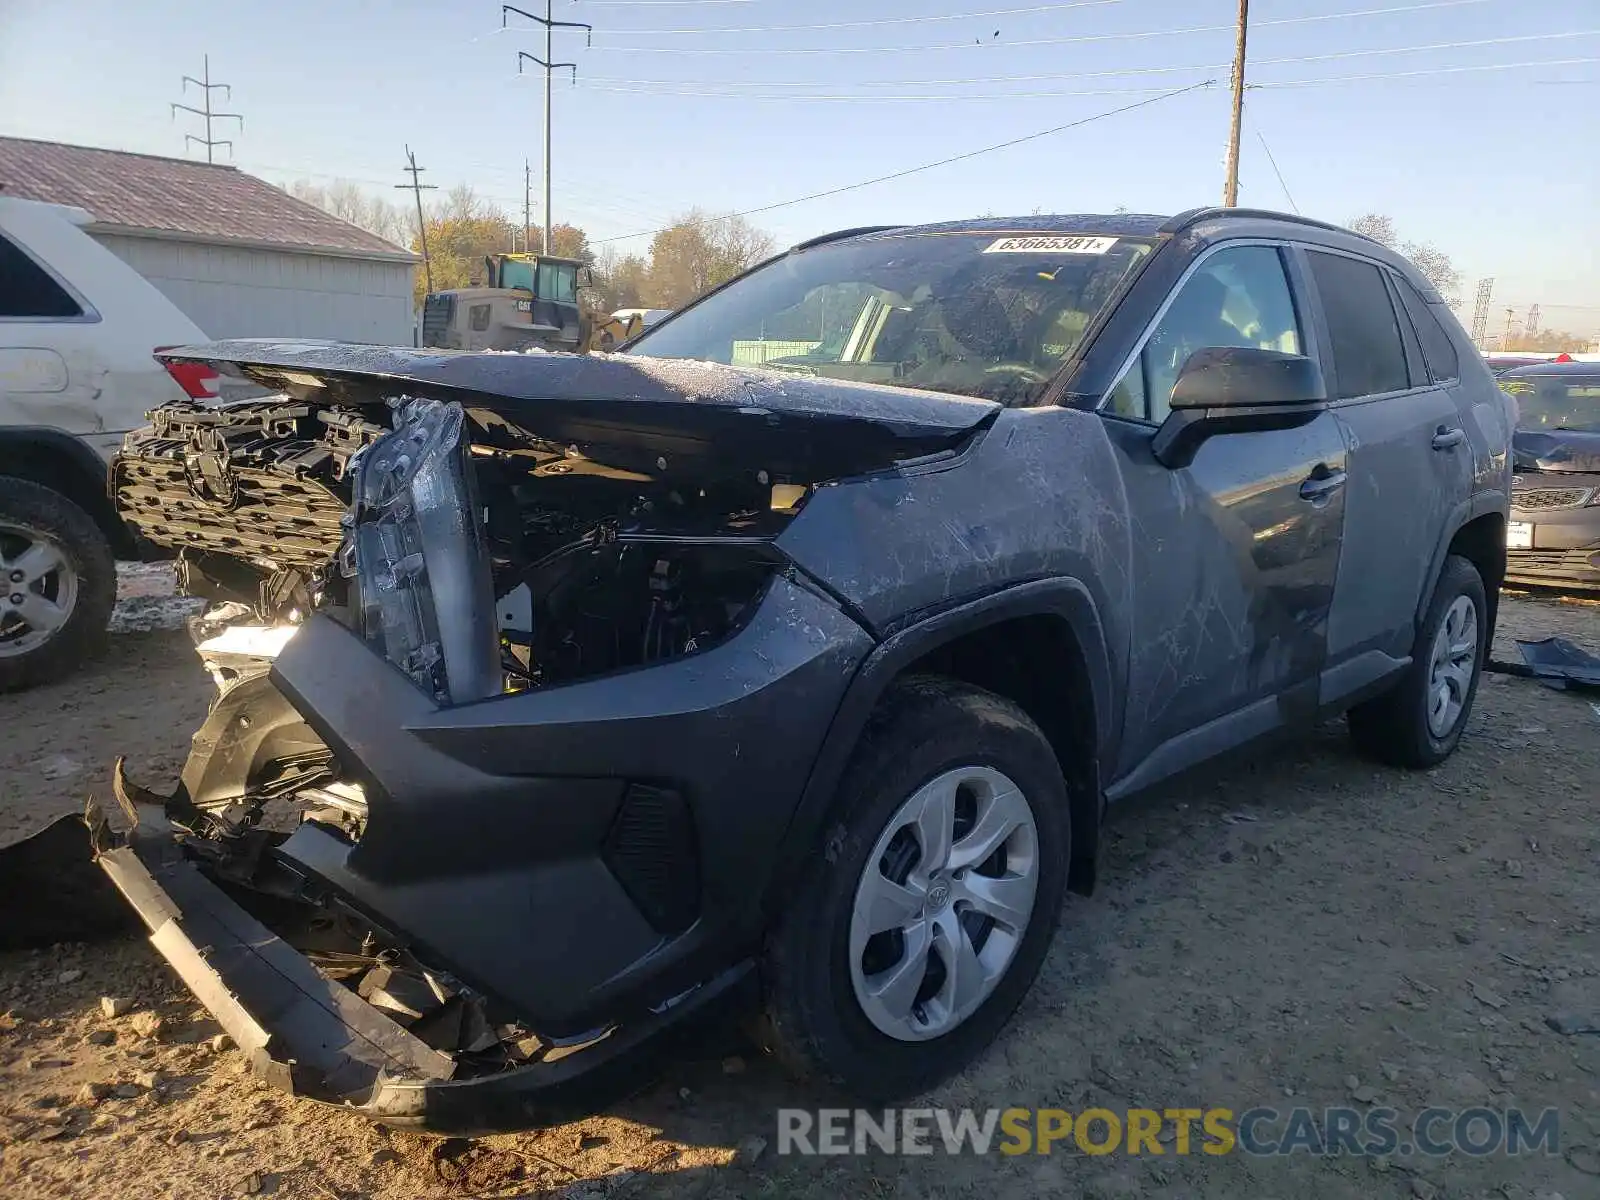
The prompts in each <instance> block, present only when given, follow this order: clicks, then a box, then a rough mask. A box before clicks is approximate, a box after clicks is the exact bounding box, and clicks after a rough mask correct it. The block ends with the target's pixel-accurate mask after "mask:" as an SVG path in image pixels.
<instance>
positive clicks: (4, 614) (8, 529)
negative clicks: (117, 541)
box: [0, 478, 117, 691]
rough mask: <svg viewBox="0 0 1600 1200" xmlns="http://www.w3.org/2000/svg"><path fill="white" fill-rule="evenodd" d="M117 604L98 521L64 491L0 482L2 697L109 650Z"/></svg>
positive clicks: (106, 545) (107, 551)
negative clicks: (105, 641) (107, 634)
mask: <svg viewBox="0 0 1600 1200" xmlns="http://www.w3.org/2000/svg"><path fill="white" fill-rule="evenodd" d="M116 599H117V571H116V562H115V560H114V559H113V558H112V555H111V545H110V543H109V542H108V541H107V540H106V536H105V534H103V533H102V532H101V531H100V527H99V526H98V525H96V524H95V522H94V519H93V518H92V517H90V516H89V514H88V513H86V512H84V511H83V510H82V509H81V508H79V507H78V506H77V505H76V504H74V503H72V501H70V500H68V499H67V498H66V497H65V496H63V495H61V494H60V493H59V492H54V491H51V490H50V489H49V488H47V487H42V486H40V485H39V484H36V483H29V482H27V481H26V480H21V479H9V478H0V691H14V690H16V689H18V688H24V687H28V686H30V685H32V684H36V683H43V682H45V681H47V680H50V679H55V678H58V677H60V676H61V675H64V674H66V673H67V672H68V671H70V670H71V669H72V668H73V667H75V666H76V665H77V664H78V663H79V662H80V661H81V660H82V659H83V658H84V657H85V656H86V655H88V654H90V653H92V652H93V651H94V650H96V649H97V648H98V647H99V646H100V644H101V643H102V641H103V639H104V637H105V631H106V622H107V621H108V620H109V619H110V617H111V609H112V606H113V605H115V603H116Z"/></svg>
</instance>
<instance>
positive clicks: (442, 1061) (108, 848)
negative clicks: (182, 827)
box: [90, 807, 744, 1134]
mask: <svg viewBox="0 0 1600 1200" xmlns="http://www.w3.org/2000/svg"><path fill="white" fill-rule="evenodd" d="M138 815H139V818H140V824H139V825H138V827H137V828H136V830H135V831H134V833H133V834H132V835H131V836H129V837H128V838H127V839H125V840H123V841H121V842H120V844H119V843H118V841H116V840H111V839H108V838H106V836H105V835H104V834H103V833H102V842H101V848H100V852H99V862H100V865H101V867H102V868H103V869H104V871H105V872H106V874H107V875H108V876H110V878H111V880H112V882H113V883H115V884H116V886H117V888H118V889H119V890H120V891H121V892H122V894H123V896H124V897H126V899H127V900H128V902H129V903H130V904H131V905H132V906H133V908H134V909H135V910H136V911H137V912H138V914H139V916H140V917H141V918H142V919H143V920H144V922H145V924H146V925H147V926H148V927H149V929H150V941H151V944H152V945H153V946H154V947H155V948H156V950H157V951H158V952H159V953H160V954H161V955H162V956H163V957H164V958H165V959H166V960H167V962H168V963H169V964H170V965H171V966H172V967H173V968H174V969H175V970H176V971H177V973H178V975H179V976H180V977H181V978H182V979H183V981H184V983H185V984H187V985H188V987H189V988H190V990H191V991H192V992H193V993H194V994H195V996H196V998H197V999H199V1000H200V1002H201V1003H202V1004H204V1005H205V1006H206V1008H207V1009H209V1010H210V1012H211V1013H212V1015H213V1016H214V1017H215V1018H216V1019H217V1021H218V1022H219V1023H220V1024H221V1025H222V1027H223V1028H224V1029H225V1030H227V1032H228V1033H229V1035H230V1036H232V1038H233V1039H234V1041H235V1042H236V1043H237V1044H238V1046H239V1049H240V1051H241V1052H242V1053H243V1054H244V1055H245V1056H246V1058H247V1060H248V1061H249V1063H250V1067H251V1069H252V1071H253V1072H254V1073H255V1074H256V1075H258V1076H259V1077H261V1078H262V1079H264V1080H266V1081H267V1082H268V1083H270V1084H272V1085H273V1086H275V1087H278V1088H281V1089H282V1090H284V1091H286V1092H289V1093H292V1094H294V1095H299V1096H304V1097H307V1098H309V1099H313V1100H319V1101H323V1102H325V1103H330V1104H336V1105H342V1106H348V1107H353V1108H356V1109H359V1110H360V1111H361V1112H362V1113H363V1114H365V1115H366V1116H368V1117H370V1118H372V1119H374V1120H378V1121H382V1122H383V1123H385V1124H392V1125H398V1126H419V1127H425V1128H428V1129H432V1130H436V1131H439V1132H451V1133H464V1134H471V1133H479V1132H487V1131H492V1130H498V1129H507V1128H516V1127H522V1126H531V1125H542V1124H548V1123H553V1122H556V1121H561V1120H566V1119H571V1118H575V1117H578V1116H582V1115H586V1114H588V1113H590V1112H593V1111H595V1109H596V1108H597V1107H603V1106H604V1105H605V1104H607V1103H610V1102H612V1101H614V1100H616V1099H618V1098H619V1097H621V1096H624V1095H626V1094H627V1093H628V1092H629V1091H631V1090H633V1089H635V1088H637V1087H638V1086H639V1084H640V1082H641V1079H642V1078H647V1076H641V1074H640V1067H641V1058H642V1057H644V1056H648V1055H649V1054H650V1053H651V1052H652V1051H655V1050H666V1049H667V1048H668V1047H669V1046H670V1045H671V1044H672V1043H673V1041H674V1039H673V1038H671V1036H670V1035H671V1034H673V1033H674V1032H676V1033H683V1032H686V1031H687V1030H689V1029H690V1028H692V1018H694V1017H696V1016H698V1015H700V1014H701V1013H703V1012H705V1011H708V1010H710V1011H720V1010H719V1009H718V1008H717V1006H715V1005H714V1004H713V1003H712V1002H714V1001H718V1000H722V999H726V998H727V997H728V996H729V994H730V993H731V992H734V991H735V990H736V989H738V988H739V987H740V985H741V984H742V983H744V978H743V975H742V973H740V972H732V973H730V974H728V975H727V976H726V977H724V978H723V979H720V980H717V981H716V982H715V983H714V984H713V985H712V986H709V987H707V988H704V989H701V990H700V991H699V992H698V993H697V994H696V995H695V996H694V997H692V998H690V1000H688V1001H686V1003H685V1004H684V1005H683V1006H682V1010H681V1011H678V1012H674V1013H672V1014H671V1017H670V1018H669V1017H667V1016H665V1015H661V1016H656V1017H655V1018H653V1019H650V1020H645V1021H640V1022H638V1023H636V1024H634V1025H632V1026H630V1027H629V1028H628V1029H625V1030H624V1029H615V1030H607V1031H603V1032H602V1033H600V1034H597V1035H596V1036H595V1037H594V1038H593V1039H592V1040H591V1041H590V1042H588V1043H586V1044H581V1045H570V1046H559V1045H557V1044H555V1043H544V1042H542V1041H541V1040H540V1039H539V1038H537V1037H536V1036H534V1035H531V1034H528V1033H527V1032H526V1031H525V1030H522V1029H521V1028H519V1027H503V1028H501V1029H492V1028H490V1027H489V1026H488V1024H487V1022H486V1019H485V1017H484V1011H483V1008H482V1005H481V1003H480V1002H479V1001H478V1000H477V999H476V998H475V997H473V996H472V995H471V994H470V993H468V992H465V991H462V990H456V989H454V988H452V987H451V986H450V984H449V983H448V982H446V980H445V979H444V978H442V977H439V976H434V975H431V974H428V973H426V972H423V971H420V970H407V969H406V968H404V967H399V966H388V965H379V964H375V963H358V962H353V961H345V962H337V961H335V960H336V959H337V957H338V956H337V955H334V956H329V955H328V954H326V953H322V954H319V953H316V952H311V956H309V957H308V954H307V953H302V951H301V950H300V949H297V948H296V947H295V946H293V945H291V944H290V943H289V942H288V941H286V940H284V939H283V938H282V937H280V936H279V935H278V934H276V933H274V932H273V931H272V930H270V929H268V928H267V927H266V926H265V925H263V924H262V923H261V921H260V920H258V919H257V918H256V917H255V916H254V915H252V913H251V912H250V911H248V910H247V909H246V908H245V907H244V906H243V905H241V904H240V903H239V902H238V901H237V900H236V899H234V898H233V897H232V896H230V895H229V893H228V892H227V891H224V890H223V888H221V887H219V886H218V885H217V884H216V883H214V882H212V881H211V880H210V879H208V878H206V876H205V875H203V874H202V873H201V871H200V870H199V869H198V868H197V867H196V866H195V864H194V863H193V862H192V861H190V860H189V859H188V858H187V857H186V856H185V855H184V854H183V852H182V851H181V849H180V847H179V843H178V842H176V841H175V840H174V838H173V832H174V831H173V829H172V827H171V825H170V824H169V823H168V822H167V820H166V818H165V816H164V815H163V814H162V813H161V812H160V810H157V809H153V808H150V807H144V808H142V810H141V811H140V812H139V813H138ZM97 816H98V814H96V813H94V812H91V814H90V819H91V824H94V823H96V820H97ZM102 829H103V826H102ZM352 983H354V984H355V985H356V986H355V987H351V986H349V985H350V984H352ZM685 1018H690V1019H691V1020H685ZM408 1026H409V1028H408ZM436 1046H450V1047H451V1048H452V1049H453V1050H455V1051H457V1053H450V1052H447V1051H446V1050H443V1049H436V1048H435V1047H436ZM463 1058H466V1059H468V1060H469V1062H470V1065H468V1064H465V1063H464V1062H463Z"/></svg>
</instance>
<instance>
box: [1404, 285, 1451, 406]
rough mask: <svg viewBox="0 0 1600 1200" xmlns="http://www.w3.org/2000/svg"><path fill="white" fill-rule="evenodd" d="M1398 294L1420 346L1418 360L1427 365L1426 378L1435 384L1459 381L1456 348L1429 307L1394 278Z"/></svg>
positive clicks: (1413, 290) (1409, 288)
mask: <svg viewBox="0 0 1600 1200" xmlns="http://www.w3.org/2000/svg"><path fill="white" fill-rule="evenodd" d="M1394 285H1395V287H1396V288H1397V289H1398V290H1399V292H1400V302H1401V303H1402V304H1404V305H1405V309H1406V314H1407V315H1408V316H1409V317H1410V318H1411V327H1412V328H1413V329H1415V330H1416V331H1417V341H1418V342H1420V343H1421V344H1422V357H1423V360H1424V361H1425V362H1426V363H1427V364H1428V374H1429V376H1430V377H1431V378H1432V379H1433V381H1434V382H1435V383H1443V382H1444V381H1445V380H1447V379H1460V378H1461V360H1460V359H1459V358H1457V357H1456V344H1455V342H1454V341H1452V340H1451V338H1450V333H1449V331H1448V330H1447V329H1445V327H1444V323H1443V322H1442V321H1440V320H1439V318H1438V317H1436V316H1434V315H1433V307H1432V306H1431V305H1430V304H1429V303H1428V302H1427V301H1426V300H1424V299H1423V298H1422V297H1421V296H1420V295H1418V294H1417V289H1416V288H1414V287H1412V286H1411V285H1410V284H1409V283H1407V282H1406V281H1405V280H1404V279H1401V278H1400V277H1398V276H1395V277H1394Z"/></svg>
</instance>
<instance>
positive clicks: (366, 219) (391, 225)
mask: <svg viewBox="0 0 1600 1200" xmlns="http://www.w3.org/2000/svg"><path fill="white" fill-rule="evenodd" d="M284 190H285V191H287V192H288V193H289V194H290V195H291V196H293V197H294V198H295V199H297V200H304V201H305V202H306V203H307V204H314V205H315V206H316V207H318V208H320V209H322V210H323V211H324V212H326V213H330V214H332V215H333V216H335V217H338V218H339V220H341V221H348V222H349V223H350V224H351V225H354V226H356V228H358V229H365V230H366V231H367V232H368V233H375V234H377V235H378V236H379V237H381V238H383V239H384V240H385V241H389V242H393V243H394V244H395V245H397V246H398V245H404V244H407V243H408V242H410V241H411V239H412V237H413V236H414V235H415V229H414V226H415V225H416V222H415V220H407V219H406V216H405V212H404V210H402V209H401V208H399V207H397V206H396V205H393V204H391V203H389V201H387V200H385V199H383V198H381V197H378V196H370V195H368V194H367V193H366V192H365V191H363V190H362V188H361V186H360V185H359V184H356V183H352V182H350V181H349V180H347V179H335V180H334V181H333V183H331V184H330V185H328V186H327V187H323V186H322V185H321V184H316V183H312V182H311V181H310V180H307V179H297V180H295V182H293V183H291V184H290V185H289V186H288V187H287V188H285V189H284Z"/></svg>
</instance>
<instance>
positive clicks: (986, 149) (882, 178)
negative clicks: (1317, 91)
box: [595, 79, 1216, 245]
mask: <svg viewBox="0 0 1600 1200" xmlns="http://www.w3.org/2000/svg"><path fill="white" fill-rule="evenodd" d="M1215 84H1216V80H1214V79H1208V80H1206V81H1205V82H1204V83H1192V84H1190V85H1189V86H1188V87H1182V88H1175V89H1174V90H1172V91H1170V92H1163V93H1162V94H1161V95H1159V96H1152V97H1150V98H1149V99H1148V100H1138V101H1135V102H1134V103H1132V104H1124V105H1123V106H1122V107H1121V108H1113V109H1110V110H1108V111H1106V112H1102V113H1095V114H1094V115H1093V116H1089V117H1081V118H1079V119H1078V120H1076V121H1068V122H1067V123H1066V124H1064V125H1056V126H1053V127H1052V128H1050V129H1041V130H1039V132H1037V133H1027V134H1023V135H1022V136H1021V137H1016V138H1011V139H1009V140H1008V141H1004V142H996V143H995V144H994V145H992V146H983V147H980V148H979V149H977V150H968V151H966V152H965V153H963V154H952V155H951V156H950V157H949V158H941V159H939V160H937V161H936V162H929V163H923V164H922V165H921V166H916V167H907V168H906V169H905V170H903V171H894V172H891V173H890V174H888V175H879V176H877V177H875V178H873V179H863V180H861V181H860V182H859V183H847V184H844V185H843V186H841V187H835V188H826V189H824V190H822V191H820V192H811V193H809V194H807V195H804V196H796V197H795V198H794V199H793V200H780V201H778V202H777V203H775V204H763V205H761V206H759V207H757V208H747V209H745V210H743V211H742V212H736V213H729V214H727V216H724V217H720V218H717V219H719V220H724V221H725V220H730V219H732V218H733V217H753V216H755V215H756V214H757V213H764V212H772V211H774V210H776V209H780V208H791V207H793V206H794V205H796V204H804V203H806V202H807V201H810V200H821V199H823V198H824V197H827V196H838V195H841V194H842V193H844V192H853V191H857V190H858V189H860V188H864V187H872V186H873V185H874V184H878V183H888V182H889V181H890V180H892V179H904V178H905V177H906V176H908V175H916V174H919V173H920V172H922V171H931V170H933V168H935V167H946V166H949V165H950V164H951V163H958V162H965V161H966V160H967V159H969V158H977V157H978V156H979V155H981V154H992V153H994V152H995V151H996V150H1005V149H1009V148H1010V147H1012V146H1020V145H1022V144H1023V143H1024V142H1032V141H1036V140H1038V139H1039V138H1043V137H1050V136H1051V135H1052V134H1057V133H1063V132H1065V131H1066V130H1068V129H1076V128H1078V127H1079V126H1082V125H1089V124H1092V123H1093V122H1095V121H1104V120H1105V119H1106V118H1108V117H1115V116H1120V115H1121V114H1123V113H1125V112H1132V111H1133V110H1134V109H1136V108H1147V107H1149V106H1150V105H1152V104H1159V103H1160V102H1161V101H1163V100H1170V99H1172V98H1173V97H1174V96H1181V95H1183V94H1184V93H1185V92H1194V91H1199V90H1200V89H1201V88H1208V87H1212V86H1214V85H1215ZM661 232H662V230H660V229H644V230H640V231H639V232H637V233H624V234H619V235H618V236H616V237H609V238H600V239H599V240H598V241H597V242H596V243H595V245H603V244H604V243H606V242H625V241H627V240H628V239H629V238H637V237H649V236H651V235H652V234H657V233H661Z"/></svg>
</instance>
